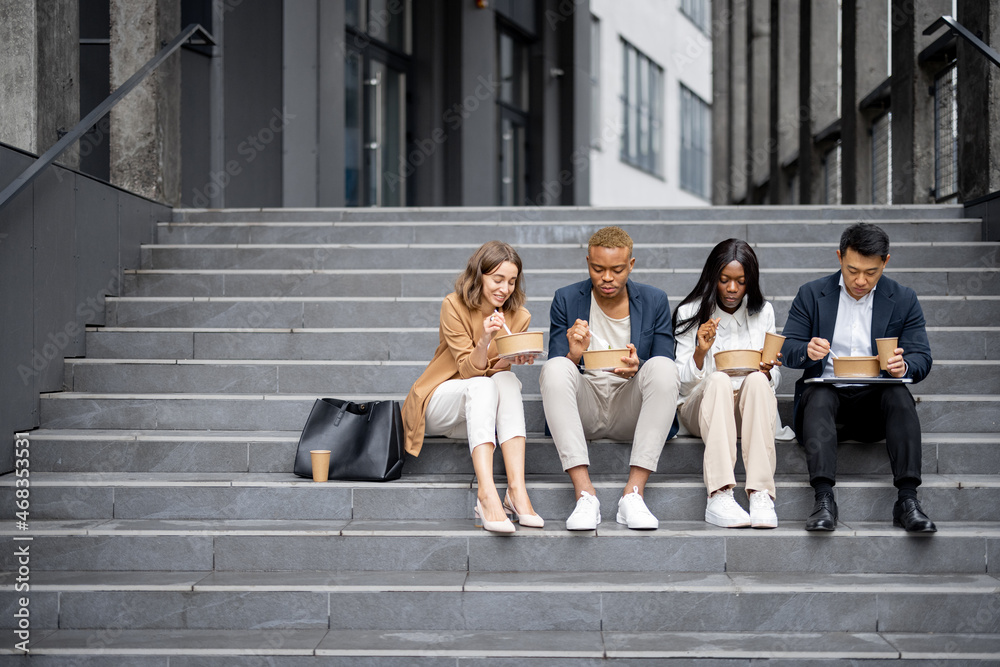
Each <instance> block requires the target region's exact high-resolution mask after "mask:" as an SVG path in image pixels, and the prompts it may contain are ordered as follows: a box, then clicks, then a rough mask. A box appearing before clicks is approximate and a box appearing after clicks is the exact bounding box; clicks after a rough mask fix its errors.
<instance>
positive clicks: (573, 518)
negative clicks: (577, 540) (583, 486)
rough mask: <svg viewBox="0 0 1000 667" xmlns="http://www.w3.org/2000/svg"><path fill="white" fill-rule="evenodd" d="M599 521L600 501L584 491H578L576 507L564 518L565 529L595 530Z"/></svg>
mask: <svg viewBox="0 0 1000 667" xmlns="http://www.w3.org/2000/svg"><path fill="white" fill-rule="evenodd" d="M600 522H601V501H599V500H598V499H597V497H596V496H592V495H590V494H589V493H587V492H586V491H581V492H580V499H579V500H577V501H576V508H575V509H574V510H573V513H572V514H570V515H569V518H568V519H566V530H597V524H599V523H600Z"/></svg>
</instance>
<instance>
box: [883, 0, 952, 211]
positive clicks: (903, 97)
mask: <svg viewBox="0 0 1000 667" xmlns="http://www.w3.org/2000/svg"><path fill="white" fill-rule="evenodd" d="M948 14H951V2H950V0H892V8H891V16H890V20H891V24H892V203H893V204H924V203H929V202H933V201H934V196H933V194H932V188H933V187H934V98H933V97H932V96H931V95H929V94H928V93H927V91H928V88H929V87H930V86H931V85H932V84H933V83H934V78H933V72H932V71H926V70H924V69H923V68H921V67H920V66H919V65H918V63H917V56H918V54H919V53H920V51H921V50H922V49H924V48H926V47H927V46H928V45H930V44H931V42H933V41H934V40H935V39H937V36H933V35H932V36H927V35H924V34H922V33H923V30H924V28H926V27H927V26H929V25H930V24H931V23H932V22H933V21H934V20H935V19H936V18H937V17H939V16H944V15H948Z"/></svg>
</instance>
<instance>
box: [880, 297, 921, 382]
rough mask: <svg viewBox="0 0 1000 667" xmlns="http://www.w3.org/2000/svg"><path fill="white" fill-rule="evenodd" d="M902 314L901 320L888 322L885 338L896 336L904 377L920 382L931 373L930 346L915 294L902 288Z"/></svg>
mask: <svg viewBox="0 0 1000 667" xmlns="http://www.w3.org/2000/svg"><path fill="white" fill-rule="evenodd" d="M901 292H902V293H903V295H904V298H903V299H901V301H903V306H904V307H903V308H901V309H900V310H901V311H902V313H903V316H902V318H901V320H899V321H898V322H897V321H896V320H890V321H889V325H888V327H887V328H886V336H887V337H891V336H897V337H898V338H899V347H901V348H903V360H904V361H905V362H906V366H907V369H906V375H907V377H910V378H913V381H914V382H920V381H921V380H923V379H924V378H925V377H927V374H928V373H930V371H931V364H932V363H933V360H932V359H931V346H930V343H929V342H928V340H927V324H926V321H925V320H924V311H923V309H922V308H921V307H920V301H919V300H918V299H917V295H916V292H914V291H913V290H911V289H909V288H903V289H902V290H901Z"/></svg>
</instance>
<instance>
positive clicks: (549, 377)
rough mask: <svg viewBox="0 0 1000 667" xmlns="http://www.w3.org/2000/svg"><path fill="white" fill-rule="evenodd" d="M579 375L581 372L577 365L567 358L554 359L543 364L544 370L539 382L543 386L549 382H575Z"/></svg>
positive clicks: (539, 375) (539, 376)
mask: <svg viewBox="0 0 1000 667" xmlns="http://www.w3.org/2000/svg"><path fill="white" fill-rule="evenodd" d="M579 374H580V370H579V368H578V367H577V365H576V364H574V363H573V362H572V361H570V360H569V359H568V358H567V357H553V358H552V359H549V360H548V361H546V362H545V363H544V364H542V370H541V372H540V373H539V374H538V382H539V384H541V385H542V386H544V385H545V384H546V383H549V382H560V381H570V380H572V381H573V382H575V381H576V376H577V375H579Z"/></svg>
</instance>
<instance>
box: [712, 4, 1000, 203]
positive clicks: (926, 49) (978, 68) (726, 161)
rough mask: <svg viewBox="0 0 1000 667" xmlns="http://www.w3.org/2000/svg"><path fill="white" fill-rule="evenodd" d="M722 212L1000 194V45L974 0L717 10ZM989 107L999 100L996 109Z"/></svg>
mask: <svg viewBox="0 0 1000 667" xmlns="http://www.w3.org/2000/svg"><path fill="white" fill-rule="evenodd" d="M712 12H713V14H712V16H713V37H714V40H713V49H714V62H715V70H714V78H713V89H714V100H715V104H714V105H713V128H714V130H715V133H716V137H715V138H716V140H715V142H714V144H713V150H714V161H713V165H714V166H713V182H714V186H713V187H714V190H713V195H712V201H713V202H714V203H716V204H833V205H836V204H869V203H870V204H924V203H934V202H942V203H946V202H965V203H968V202H970V201H973V200H975V199H977V198H980V197H984V196H986V195H988V194H990V193H994V192H996V191H998V190H1000V109H998V107H997V105H996V104H995V101H996V100H997V99H1000V67H998V66H996V65H995V64H994V63H992V62H991V61H990V57H989V56H987V55H986V54H984V53H983V51H982V50H980V49H977V48H976V46H975V45H974V44H973V43H972V41H971V40H969V39H966V38H964V37H962V36H961V35H960V34H959V33H958V31H956V30H951V29H949V28H948V27H947V26H942V27H941V28H938V29H937V30H934V31H931V33H930V34H925V30H927V29H928V28H930V27H931V26H932V24H934V23H935V21H937V20H938V19H939V18H940V17H942V16H949V17H954V18H955V19H957V21H958V23H960V24H961V25H962V26H964V27H965V28H967V29H968V31H969V33H970V34H971V35H972V36H974V37H976V38H978V39H980V40H982V41H983V42H985V43H986V44H987V45H989V46H991V47H992V48H993V49H994V50H995V49H996V48H997V46H998V45H1000V5H998V4H997V3H996V2H978V1H977V0H877V1H874V2H869V1H867V0H803V1H801V2H800V1H799V0H715V1H714V2H713V8H712ZM991 101H992V103H991Z"/></svg>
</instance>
